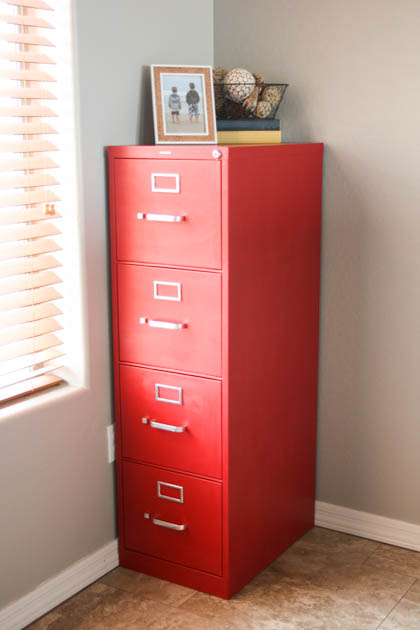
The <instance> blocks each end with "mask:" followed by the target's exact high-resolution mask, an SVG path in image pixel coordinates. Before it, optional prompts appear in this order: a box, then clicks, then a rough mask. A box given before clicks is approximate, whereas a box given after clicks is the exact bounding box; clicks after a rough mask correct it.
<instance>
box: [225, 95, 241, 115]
mask: <svg viewBox="0 0 420 630" xmlns="http://www.w3.org/2000/svg"><path fill="white" fill-rule="evenodd" d="M225 109H226V114H227V115H228V118H245V112H244V108H243V107H242V104H241V103H235V102H234V101H230V100H229V99H226V100H225Z"/></svg>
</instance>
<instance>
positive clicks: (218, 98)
mask: <svg viewBox="0 0 420 630" xmlns="http://www.w3.org/2000/svg"><path fill="white" fill-rule="evenodd" d="M214 102H215V107H216V114H217V116H218V117H219V118H223V117H224V116H225V114H226V110H225V97H224V96H223V94H217V93H216V94H215V99H214Z"/></svg>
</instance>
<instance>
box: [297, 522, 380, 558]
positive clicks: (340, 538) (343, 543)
mask: <svg viewBox="0 0 420 630" xmlns="http://www.w3.org/2000/svg"><path fill="white" fill-rule="evenodd" d="M379 546H380V543H377V542H374V541H373V540H368V539H367V538H359V537H358V536H351V535H350V534H342V533H341V532H336V531H333V530H331V529H325V528H323V527H313V528H312V529H310V530H309V532H307V533H306V534H305V535H304V536H303V537H302V538H300V540H298V541H297V542H296V543H295V544H294V545H293V546H292V547H291V549H293V548H294V547H304V548H307V549H313V550H316V551H320V552H327V553H334V554H336V553H338V554H344V553H347V552H350V553H352V554H357V556H358V557H359V558H360V557H362V556H364V557H365V558H367V557H369V556H370V555H371V554H372V553H373V552H374V551H375V550H376V549H377V548H378V547H379Z"/></svg>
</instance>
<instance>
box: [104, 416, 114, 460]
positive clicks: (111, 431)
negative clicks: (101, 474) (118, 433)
mask: <svg viewBox="0 0 420 630" xmlns="http://www.w3.org/2000/svg"><path fill="white" fill-rule="evenodd" d="M106 434H107V438H108V463H109V464H112V462H115V425H114V424H110V425H108V426H107V428H106Z"/></svg>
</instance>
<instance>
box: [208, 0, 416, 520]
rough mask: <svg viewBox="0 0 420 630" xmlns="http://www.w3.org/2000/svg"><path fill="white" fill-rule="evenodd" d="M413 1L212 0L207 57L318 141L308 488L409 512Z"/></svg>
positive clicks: (399, 514)
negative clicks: (315, 341) (320, 200)
mask: <svg viewBox="0 0 420 630" xmlns="http://www.w3.org/2000/svg"><path fill="white" fill-rule="evenodd" d="M419 32H420V3H419V2H418V0H403V1H401V2H391V0H369V2H365V0H352V2H348V1H347V0H346V1H345V0H317V1H316V2H314V1H313V0H265V2H263V3H260V4H257V3H255V2H254V1H253V0H231V1H230V2H225V1H223V0H215V65H222V66H226V67H228V68H233V67H238V66H239V67H245V68H248V69H250V70H253V71H254V72H260V73H262V74H263V75H265V77H266V79H267V80H271V81H273V82H275V81H278V82H281V81H284V82H289V83H290V84H291V85H290V88H289V91H288V93H287V94H286V97H285V101H284V104H283V105H282V109H281V119H282V120H283V125H284V137H285V139H286V140H288V141H324V142H325V143H326V156H325V177H324V228H323V267H322V309H321V322H322V323H321V357H320V403H319V457H318V489H317V496H318V499H319V500H321V501H327V502H330V503H333V504H337V505H342V506H346V507H349V508H353V509H357V510H364V511H367V512H371V513H374V514H379V515H383V516H388V517H391V518H397V519H401V520H403V521H407V522H411V523H417V524H420V501H419V497H420V457H419V453H420V431H419V418H420V385H419V376H420V324H419V321H420V317H419V316H420V291H419V274H420V211H419V210H420V185H419V175H418V173H419V163H420V55H419V39H418V38H419Z"/></svg>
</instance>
